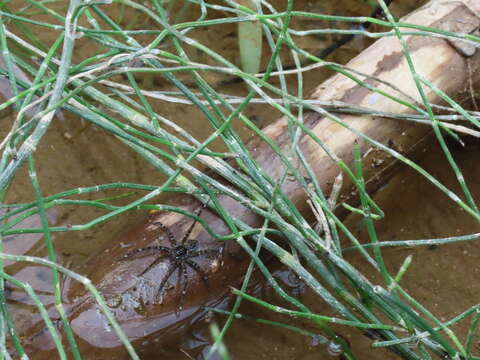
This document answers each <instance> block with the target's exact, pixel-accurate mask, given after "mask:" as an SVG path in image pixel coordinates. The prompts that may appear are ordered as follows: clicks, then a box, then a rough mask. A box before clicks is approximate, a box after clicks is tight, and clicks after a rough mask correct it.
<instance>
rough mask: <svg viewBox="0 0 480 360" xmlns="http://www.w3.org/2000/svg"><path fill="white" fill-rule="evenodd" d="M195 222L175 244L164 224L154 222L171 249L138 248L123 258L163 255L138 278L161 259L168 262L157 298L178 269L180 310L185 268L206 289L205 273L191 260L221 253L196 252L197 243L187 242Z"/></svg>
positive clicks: (210, 251) (217, 250)
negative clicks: (164, 235) (165, 237)
mask: <svg viewBox="0 0 480 360" xmlns="http://www.w3.org/2000/svg"><path fill="white" fill-rule="evenodd" d="M204 207H205V206H202V207H201V208H200V209H199V211H197V213H196V215H197V216H200V214H201V212H202V210H203V208H204ZM196 223H197V220H195V221H194V222H193V223H192V225H191V226H190V227H189V228H188V230H187V232H186V233H185V235H184V236H183V237H182V239H181V240H180V242H177V240H176V239H175V236H174V235H173V234H172V232H171V231H170V229H169V228H168V227H166V226H165V225H164V224H162V223H161V222H160V221H156V222H154V223H153V225H158V226H159V227H160V229H162V230H163V232H164V233H165V234H166V235H167V237H168V240H169V242H170V244H171V247H166V246H160V245H157V246H147V247H144V248H139V249H136V250H133V251H131V252H129V253H127V254H126V255H125V256H124V258H128V257H132V256H136V255H138V254H140V253H145V252H150V251H158V252H161V253H163V255H162V256H160V257H158V258H156V259H155V260H154V261H153V262H152V263H151V264H150V265H148V266H147V267H146V269H145V270H143V271H142V273H141V274H140V275H139V276H142V275H143V274H145V273H146V272H148V271H149V270H150V269H151V268H153V267H154V266H156V265H157V264H158V263H159V262H160V261H161V260H162V259H164V258H168V259H169V260H170V265H169V266H168V269H167V273H166V275H165V276H164V278H163V279H162V281H161V282H160V285H159V287H158V290H157V296H158V295H160V294H161V293H162V292H163V290H164V287H165V284H166V283H167V281H168V279H169V278H170V276H172V274H173V272H174V271H175V270H176V269H178V281H180V278H181V276H182V275H183V277H184V283H183V288H182V292H181V294H180V304H179V309H180V310H181V309H182V306H181V301H182V297H183V296H184V295H185V294H186V293H187V285H188V273H187V267H190V268H191V269H193V270H194V271H195V272H197V273H198V274H199V275H200V277H201V278H202V280H203V282H204V283H205V286H206V287H207V288H208V276H207V274H205V272H204V271H203V270H202V269H201V268H200V266H199V265H198V264H197V263H196V262H195V261H193V260H191V259H192V258H195V257H198V256H202V255H206V256H209V257H211V256H217V255H219V254H220V253H221V249H203V250H197V247H198V241H196V240H189V239H188V237H189V236H190V234H191V232H192V230H193V228H194V226H195V225H196Z"/></svg>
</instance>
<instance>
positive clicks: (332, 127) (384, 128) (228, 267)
mask: <svg viewBox="0 0 480 360" xmlns="http://www.w3.org/2000/svg"><path fill="white" fill-rule="evenodd" d="M479 12H480V0H471V1H467V0H465V1H451V2H449V1H447V2H446V1H431V2H430V3H428V4H427V5H426V6H424V7H422V8H421V9H419V10H417V11H415V12H413V13H411V14H410V15H408V16H407V17H405V18H404V19H402V21H403V22H409V23H413V24H421V25H424V26H431V27H434V28H441V29H449V30H450V29H457V31H464V32H470V31H471V30H473V29H476V28H478V26H479V19H478V18H477V16H476V14H477V13H479ZM459 19H461V24H462V26H466V30H462V29H460V28H455V26H457V24H458V21H459ZM407 43H408V46H409V48H410V52H411V55H412V57H413V60H414V64H415V67H416V70H417V72H418V73H420V74H421V75H422V76H423V77H425V78H426V79H428V80H429V81H430V82H432V83H433V84H435V85H436V86H437V87H438V88H440V89H442V90H443V91H444V92H445V93H447V94H448V95H450V96H452V97H454V98H456V99H461V98H462V94H464V93H465V92H466V89H467V88H466V84H467V83H468V81H472V83H473V84H478V80H479V76H478V72H477V67H478V60H479V58H480V55H479V52H478V51H476V52H474V54H470V53H469V52H468V51H466V52H465V51H462V50H461V49H460V48H459V47H458V46H455V45H454V44H452V42H450V41H447V40H444V39H441V38H433V37H420V36H417V37H414V36H409V37H407ZM468 62H469V63H470V64H468ZM348 67H350V68H352V69H354V70H356V71H359V72H362V73H365V74H369V75H372V76H375V77H377V78H380V79H382V80H383V81H385V82H388V83H392V84H395V85H396V86H397V87H398V88H400V89H401V90H402V91H403V92H404V93H406V94H408V95H409V96H411V97H414V98H415V99H419V96H418V93H417V90H416V88H415V85H414V82H413V79H412V77H411V74H410V71H409V69H408V65H407V63H406V61H405V58H404V56H403V53H402V49H401V46H400V43H399V41H398V40H397V39H396V38H395V37H385V38H382V39H380V40H378V41H377V42H375V43H374V44H373V45H372V46H370V47H369V48H367V49H366V50H365V51H363V52H362V53H361V54H360V55H359V56H357V57H356V58H355V59H353V60H352V61H351V62H350V63H349V64H348ZM367 82H368V83H369V84H371V85H372V86H376V87H378V88H380V89H386V86H385V85H384V84H381V83H380V82H378V81H377V80H372V79H369V80H367ZM387 90H388V89H387ZM389 91H391V90H389ZM425 91H426V93H427V94H428V98H429V100H430V101H431V102H432V103H438V102H439V99H438V97H437V96H436V95H435V94H434V93H433V92H432V91H430V90H429V89H425ZM399 97H401V98H403V97H404V96H403V95H399ZM463 97H464V98H465V96H463ZM312 98H314V99H320V100H323V101H341V102H345V103H349V104H354V105H358V106H361V107H365V108H371V109H376V110H380V111H384V112H393V113H408V112H410V111H411V110H410V109H408V108H406V107H404V106H402V105H400V104H398V103H396V102H394V101H392V100H389V99H387V98H384V97H381V96H379V95H378V94H376V93H374V92H371V91H370V90H368V89H366V88H365V87H362V86H360V85H358V84H357V83H355V82H354V81H352V80H350V79H348V78H346V77H344V76H342V75H335V76H333V77H332V78H331V79H329V80H327V81H326V82H324V83H323V84H322V85H320V86H319V87H318V89H317V90H316V91H315V93H314V94H313V96H312ZM339 116H340V117H341V118H342V119H343V121H345V122H346V123H348V124H349V125H350V126H351V127H353V128H355V129H357V130H358V131H360V132H362V133H364V134H366V135H368V136H369V137H371V138H373V139H375V140H376V141H378V142H380V143H382V144H385V145H388V146H394V147H395V148H396V149H397V150H401V151H402V152H408V151H410V150H411V149H412V148H414V147H415V145H416V144H418V143H419V142H420V141H421V140H422V139H424V138H425V137H426V136H427V135H428V134H429V133H430V131H431V128H430V127H429V126H425V125H418V124H412V123H411V122H406V121H405V122H402V121H398V120H390V119H385V118H379V117H367V116H354V115H346V114H342V115H339ZM305 120H306V124H307V125H308V127H310V128H311V129H312V131H313V132H314V133H315V134H316V135H317V136H318V137H319V138H320V139H322V141H324V142H325V144H326V146H327V147H329V148H330V149H331V150H333V151H334V152H335V153H336V155H337V156H338V157H340V158H341V159H343V160H345V161H346V162H347V163H351V160H352V159H351V150H352V144H353V143H354V141H356V140H358V138H357V136H356V135H355V134H354V133H352V132H351V131H349V130H347V129H345V128H344V127H342V126H341V125H339V124H336V123H334V122H332V121H330V120H328V119H324V118H322V117H321V115H319V114H318V113H313V112H311V113H309V114H308V115H307V116H306V118H305ZM286 126H287V122H286V121H285V119H279V120H278V121H277V122H275V123H274V124H272V125H270V126H268V127H267V128H266V129H265V133H266V134H267V135H268V136H269V137H270V138H272V139H274V140H275V141H276V142H277V143H278V144H280V145H283V146H288V145H289V142H290V138H289V136H288V133H287V131H286ZM362 146H363V149H362V150H364V151H365V150H367V147H368V145H366V144H365V143H362ZM301 148H302V150H303V152H304V154H306V155H307V156H308V161H309V163H310V164H311V165H312V166H313V167H314V171H315V173H316V174H317V176H318V180H319V182H320V184H321V185H322V187H323V189H324V190H325V191H326V192H327V193H328V192H329V187H330V186H331V184H332V182H333V179H334V178H335V177H336V176H337V175H338V173H339V169H338V167H337V165H336V164H335V163H334V162H333V161H332V160H331V159H330V158H329V157H328V156H327V154H326V153H325V152H324V151H322V150H321V148H320V147H319V146H318V145H317V144H316V143H314V142H313V141H312V140H311V139H310V138H309V137H308V136H303V137H302V140H301ZM249 149H250V150H251V152H252V154H253V155H254V157H255V159H256V161H257V162H258V163H259V164H260V165H261V166H262V168H263V169H264V170H265V171H266V172H267V173H268V174H269V175H270V176H271V177H272V178H274V179H278V178H279V176H280V175H281V174H282V173H283V171H284V167H283V165H282V163H281V161H280V159H279V158H278V157H277V156H276V155H275V154H274V153H273V151H272V150H271V149H270V148H269V147H268V146H267V145H265V144H264V143H263V142H261V141H259V140H254V141H252V142H251V143H250V144H249ZM377 156H378V154H375V152H372V153H371V155H369V157H367V159H366V160H365V161H366V164H368V163H369V161H371V162H372V164H373V163H374V162H376V160H377V159H376V157H377ZM382 161H383V163H382V165H381V166H380V167H375V166H368V167H366V169H365V170H366V172H367V173H366V174H365V176H366V178H367V179H368V180H369V181H370V182H372V183H379V182H381V181H382V177H383V174H384V173H385V172H386V171H387V170H388V169H389V168H390V166H391V165H392V163H393V159H392V158H388V157H385V156H382ZM283 191H284V192H285V193H286V194H288V196H289V197H290V198H291V199H292V200H293V201H294V203H295V204H297V206H298V207H299V208H300V209H301V210H306V205H305V200H306V199H305V194H304V192H303V191H302V189H301V188H300V187H299V186H298V184H297V183H296V182H295V181H287V182H285V186H284V187H283ZM346 191H349V189H348V188H347V189H346ZM221 202H222V205H223V207H224V208H225V209H227V210H228V211H229V212H230V213H231V214H232V215H233V216H235V217H238V218H240V219H241V220H242V221H244V222H246V223H247V224H249V225H250V226H252V227H257V226H259V225H260V224H261V222H262V219H261V218H259V217H258V216H256V215H255V214H253V213H251V212H248V211H247V210H246V208H244V207H243V206H241V205H240V204H238V203H236V202H235V201H233V200H232V199H230V198H227V197H222V198H221ZM176 205H179V206H180V207H183V208H186V209H187V210H189V211H192V212H194V211H195V210H196V208H198V206H199V205H198V203H197V202H196V201H192V200H191V199H186V198H185V197H181V198H179V199H178V201H177V202H176ZM202 218H204V219H205V220H206V221H207V222H208V224H209V225H210V226H211V227H212V228H213V229H214V230H215V231H217V232H219V233H224V234H226V233H228V231H227V229H226V227H225V225H224V223H223V221H222V220H220V219H219V218H218V217H217V216H216V215H215V214H213V213H211V212H210V211H207V210H206V211H204V213H203V214H202ZM156 221H161V222H162V223H164V224H165V225H166V226H168V227H169V228H170V229H171V231H172V233H173V234H174V235H175V236H176V237H177V238H181V236H182V234H184V233H185V231H186V229H187V228H188V226H189V225H190V223H191V219H190V218H187V217H184V216H181V215H179V214H175V213H159V214H156V215H153V216H150V217H149V218H148V219H147V220H146V221H145V222H144V223H142V224H140V225H139V226H138V227H137V228H135V229H133V230H132V231H131V232H130V233H129V234H128V235H127V236H126V237H125V238H120V239H114V241H112V247H111V248H109V249H106V250H105V252H104V253H102V254H99V255H98V256H97V257H96V258H95V259H93V260H92V261H91V262H90V263H89V265H88V268H86V269H85V275H87V276H88V277H89V278H90V279H92V281H93V283H94V284H95V285H96V286H97V288H98V289H99V290H100V291H101V292H102V293H103V295H104V297H105V298H106V300H107V302H108V303H109V305H110V306H111V310H112V311H113V313H114V314H115V316H116V318H117V320H118V321H119V322H120V324H121V326H122V328H123V330H124V331H125V332H126V334H127V335H128V337H129V338H130V339H131V341H133V342H134V344H135V345H136V347H137V348H138V349H139V351H140V352H150V351H152V349H154V348H155V346H157V345H158V344H162V343H164V342H165V341H167V340H168V339H169V338H171V337H175V336H178V333H179V332H182V331H185V329H186V328H188V326H190V325H191V324H193V323H195V322H196V321H198V320H199V319H201V318H202V317H203V316H204V315H205V314H204V311H203V310H202V309H201V308H200V307H201V306H204V305H209V306H215V305H217V304H219V303H221V301H222V299H223V295H224V294H225V292H226V291H227V290H228V285H231V284H236V283H238V281H239V279H240V278H241V276H242V274H243V273H244V271H245V268H246V265H247V264H248V260H249V258H248V256H246V255H244V254H243V253H242V251H240V249H239V247H238V246H237V245H236V244H234V243H229V244H228V245H227V248H226V249H225V251H224V253H223V255H222V256H221V258H220V259H215V260H212V259H208V258H203V257H199V258H196V259H195V261H198V263H199V265H200V267H201V269H203V271H204V272H206V273H207V275H208V277H209V280H208V283H209V288H208V289H206V286H205V284H204V282H203V281H202V279H201V278H200V276H199V275H198V273H196V272H194V271H191V272H189V278H190V280H189V283H188V288H187V294H186V296H185V300H184V304H183V306H184V310H182V311H181V312H180V313H179V314H178V316H177V314H176V308H177V305H178V301H179V296H180V290H178V289H175V288H172V289H170V290H167V291H165V293H164V296H163V299H162V301H161V303H160V301H159V299H158V298H156V288H157V286H158V284H159V282H160V281H161V279H163V278H164V276H165V275H166V270H167V268H168V259H166V260H165V261H163V262H160V263H159V264H158V265H156V266H155V267H154V268H152V269H151V270H149V271H148V272H147V273H146V274H144V275H143V276H142V277H139V276H138V275H139V274H141V273H142V272H143V271H144V270H145V268H146V267H147V266H149V264H150V263H151V262H152V261H153V260H154V258H155V257H156V256H158V254H152V256H146V257H143V258H131V259H127V260H124V261H119V260H118V259H120V258H122V257H124V256H125V254H126V253H128V252H130V251H132V249H136V248H142V247H146V246H152V245H162V246H166V247H170V244H169V242H168V239H167V238H166V237H161V238H159V235H160V234H161V230H160V229H159V228H158V226H157V225H155V222H156ZM190 238H193V239H196V240H197V241H198V242H199V244H200V245H199V247H200V249H205V248H216V247H218V246H219V244H218V243H217V242H216V241H215V240H214V239H212V238H211V237H210V236H209V235H208V234H207V233H206V232H205V231H204V230H203V229H202V228H201V227H200V226H196V227H195V229H194V231H193V233H192V235H191V237H190ZM123 244H128V245H132V246H130V247H124V246H123ZM230 254H236V256H231V255H230ZM171 281H172V283H173V284H175V283H176V274H175V275H174V276H172V278H171ZM66 299H67V300H68V301H69V302H70V306H69V308H70V310H69V313H70V315H69V317H70V319H71V324H72V328H73V330H74V332H75V334H76V335H77V338H78V339H79V341H80V348H81V351H82V353H83V354H84V355H85V356H86V358H102V359H106V358H110V357H111V358H115V359H119V358H121V356H124V355H122V354H124V350H123V349H122V345H121V344H120V341H119V340H118V338H117V337H116V335H115V333H114V332H113V331H110V329H108V325H107V320H106V319H105V318H104V316H103V315H102V313H101V311H100V310H99V308H98V306H97V305H96V304H95V302H94V301H93V299H92V298H91V297H90V296H89V295H88V294H86V293H85V291H84V289H83V288H82V287H81V285H79V284H73V283H69V284H67V287H66ZM48 337H49V336H48V333H47V332H45V331H44V330H43V331H41V332H39V331H38V329H33V330H32V331H31V332H30V333H29V334H28V335H27V338H29V339H30V343H29V344H28V345H29V346H28V347H29V348H30V350H32V349H36V350H38V349H44V350H47V349H49V348H51V347H50V345H49V344H50V342H49V341H48V339H47V338H48ZM52 346H53V345H52ZM46 353H47V352H45V354H46ZM41 354H42V353H41V352H37V354H36V356H33V358H35V359H36V358H43V357H42V355H41ZM46 356H51V355H46Z"/></svg>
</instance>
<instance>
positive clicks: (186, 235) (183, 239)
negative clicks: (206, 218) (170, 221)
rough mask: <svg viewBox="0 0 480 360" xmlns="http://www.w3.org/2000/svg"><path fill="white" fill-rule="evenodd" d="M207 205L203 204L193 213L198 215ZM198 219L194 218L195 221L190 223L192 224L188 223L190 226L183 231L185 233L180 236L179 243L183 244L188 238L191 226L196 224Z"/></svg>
mask: <svg viewBox="0 0 480 360" xmlns="http://www.w3.org/2000/svg"><path fill="white" fill-rule="evenodd" d="M206 207H207V204H203V205H202V206H201V207H200V209H198V210H197V212H196V213H195V215H197V217H200V214H201V213H202V211H203V209H205V208H206ZM197 222H198V220H197V219H195V221H194V222H193V223H192V225H190V227H189V228H188V230H187V232H186V233H185V235H183V237H182V240H181V241H180V244H182V245H183V244H184V243H185V241H186V240H187V239H188V238H189V236H190V234H191V233H192V230H193V228H194V227H195V225H196V224H197Z"/></svg>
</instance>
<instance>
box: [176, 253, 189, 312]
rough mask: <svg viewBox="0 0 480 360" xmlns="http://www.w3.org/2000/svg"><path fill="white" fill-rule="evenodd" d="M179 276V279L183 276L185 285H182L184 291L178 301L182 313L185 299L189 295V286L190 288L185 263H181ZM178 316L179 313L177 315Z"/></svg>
mask: <svg viewBox="0 0 480 360" xmlns="http://www.w3.org/2000/svg"><path fill="white" fill-rule="evenodd" d="M178 266H179V270H180V271H179V276H178V278H179V279H180V278H181V276H180V275H183V285H182V291H181V292H180V299H179V300H178V311H182V309H183V298H184V296H185V295H186V294H187V286H188V274H187V267H186V266H185V264H184V263H182V262H181V263H179V265H178ZM177 316H178V313H177Z"/></svg>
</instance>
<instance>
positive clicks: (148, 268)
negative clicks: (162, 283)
mask: <svg viewBox="0 0 480 360" xmlns="http://www.w3.org/2000/svg"><path fill="white" fill-rule="evenodd" d="M169 250H170V249H169V248H165V250H164V251H166V252H167V255H168V251H169ZM164 258H165V256H159V257H157V258H156V259H155V260H153V261H152V262H151V263H150V265H148V266H147V267H146V268H145V270H143V271H142V272H141V273H140V275H139V276H143V275H144V274H145V273H147V272H148V271H150V269H151V268H153V267H154V266H156V265H157V264H158V263H159V262H160V261H161V260H163V259H164Z"/></svg>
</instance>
